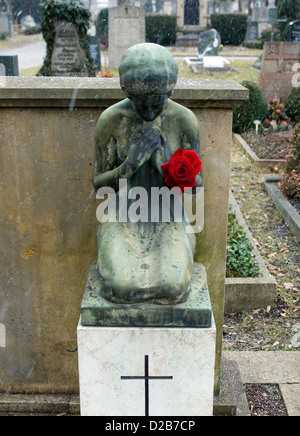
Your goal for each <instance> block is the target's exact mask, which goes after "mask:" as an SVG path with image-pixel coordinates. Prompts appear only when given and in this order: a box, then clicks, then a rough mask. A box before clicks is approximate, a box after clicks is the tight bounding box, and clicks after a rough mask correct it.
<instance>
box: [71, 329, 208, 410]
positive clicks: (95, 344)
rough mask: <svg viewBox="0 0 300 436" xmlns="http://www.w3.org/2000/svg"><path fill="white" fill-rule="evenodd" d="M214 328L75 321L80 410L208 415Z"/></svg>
mask: <svg viewBox="0 0 300 436" xmlns="http://www.w3.org/2000/svg"><path fill="white" fill-rule="evenodd" d="M215 333H216V331H215V324H214V323H213V325H212V327H210V328H206V329H199V328H153V327H150V328H148V327H144V328H138V327H84V326H82V325H81V322H79V325H78V329H77V335H78V357H79V379H80V404H81V415H82V416H207V415H209V416H211V415H212V413H213V391H214V364H215ZM146 376H148V379H147V382H146V381H145V377H146ZM147 413H148V414H147Z"/></svg>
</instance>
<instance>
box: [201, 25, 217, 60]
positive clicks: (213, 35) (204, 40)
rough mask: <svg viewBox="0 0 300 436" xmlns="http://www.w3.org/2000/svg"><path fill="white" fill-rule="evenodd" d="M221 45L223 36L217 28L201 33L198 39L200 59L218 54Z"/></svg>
mask: <svg viewBox="0 0 300 436" xmlns="http://www.w3.org/2000/svg"><path fill="white" fill-rule="evenodd" d="M220 45H221V37H220V35H219V33H218V32H217V31H216V29H210V30H207V31H205V32H202V33H200V35H199V40H198V59H203V57H204V56H218V55H219V51H220Z"/></svg>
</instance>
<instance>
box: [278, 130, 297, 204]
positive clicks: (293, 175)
mask: <svg viewBox="0 0 300 436" xmlns="http://www.w3.org/2000/svg"><path fill="white" fill-rule="evenodd" d="M285 170H286V175H285V176H284V177H283V179H282V180H281V181H280V182H279V189H280V190H281V192H282V193H283V194H284V195H285V196H286V197H290V198H300V123H298V124H297V125H296V127H295V129H294V134H293V139H292V142H291V147H290V150H289V153H288V156H287V160H286V167H285Z"/></svg>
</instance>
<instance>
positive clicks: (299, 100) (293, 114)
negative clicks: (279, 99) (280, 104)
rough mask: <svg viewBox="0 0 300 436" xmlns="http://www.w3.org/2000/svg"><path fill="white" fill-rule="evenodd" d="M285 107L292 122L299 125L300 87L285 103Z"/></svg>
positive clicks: (295, 89) (294, 89)
mask: <svg viewBox="0 0 300 436" xmlns="http://www.w3.org/2000/svg"><path fill="white" fill-rule="evenodd" d="M285 107H286V113H287V115H288V116H289V117H290V118H291V120H292V121H294V122H296V123H298V122H299V121H300V86H299V87H298V88H297V87H295V88H293V90H292V92H291V93H290V95H289V96H288V98H287V100H286V102H285Z"/></svg>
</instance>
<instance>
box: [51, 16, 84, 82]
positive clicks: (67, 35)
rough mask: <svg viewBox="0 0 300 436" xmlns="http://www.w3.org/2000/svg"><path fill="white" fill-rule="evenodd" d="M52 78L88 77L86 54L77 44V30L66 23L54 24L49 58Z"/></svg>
mask: <svg viewBox="0 0 300 436" xmlns="http://www.w3.org/2000/svg"><path fill="white" fill-rule="evenodd" d="M51 69H52V72H53V75H54V76H79V77H85V76H88V75H89V73H88V68H87V65H86V54H85V53H84V51H83V49H82V48H81V46H80V44H79V36H78V31H77V28H76V26H75V25H74V24H72V23H68V22H67V21H63V20H62V21H57V22H56V23H55V41H54V47H53V53H52V58H51Z"/></svg>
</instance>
